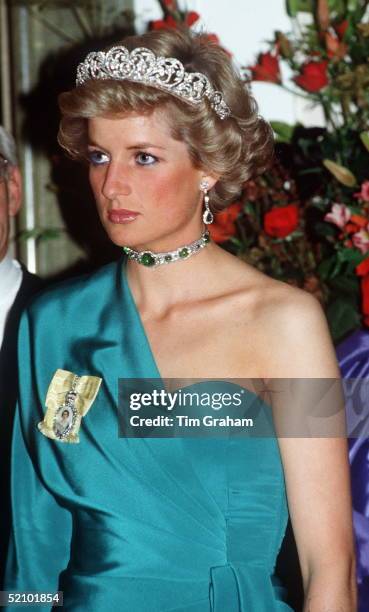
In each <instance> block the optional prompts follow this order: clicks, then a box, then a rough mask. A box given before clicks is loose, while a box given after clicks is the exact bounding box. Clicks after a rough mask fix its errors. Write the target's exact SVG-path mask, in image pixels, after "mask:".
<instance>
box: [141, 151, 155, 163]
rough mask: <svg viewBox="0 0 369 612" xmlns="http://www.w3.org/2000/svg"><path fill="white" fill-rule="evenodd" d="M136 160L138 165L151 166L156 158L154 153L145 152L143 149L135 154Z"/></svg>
mask: <svg viewBox="0 0 369 612" xmlns="http://www.w3.org/2000/svg"><path fill="white" fill-rule="evenodd" d="M136 161H137V162H138V164H139V165H140V166H153V165H154V164H155V163H156V162H157V161H158V158H157V157H155V155H150V153H145V151H140V152H139V153H137V155H136Z"/></svg>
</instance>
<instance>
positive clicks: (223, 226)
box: [209, 202, 242, 242]
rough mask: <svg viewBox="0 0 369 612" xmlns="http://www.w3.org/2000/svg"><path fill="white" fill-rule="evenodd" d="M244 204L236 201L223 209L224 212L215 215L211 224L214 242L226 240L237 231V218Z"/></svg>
mask: <svg viewBox="0 0 369 612" xmlns="http://www.w3.org/2000/svg"><path fill="white" fill-rule="evenodd" d="M241 209H242V205H241V204H240V202H235V203H234V204H231V205H230V206H228V208H226V209H225V210H222V212H219V213H216V214H215V215H214V217H215V218H214V223H212V224H211V225H209V232H210V236H211V237H212V239H213V240H214V242H225V241H226V240H229V239H230V238H231V237H232V236H234V234H235V233H236V225H235V220H236V219H237V217H238V215H239V213H240V211H241Z"/></svg>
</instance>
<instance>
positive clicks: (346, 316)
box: [327, 297, 361, 342]
mask: <svg viewBox="0 0 369 612" xmlns="http://www.w3.org/2000/svg"><path fill="white" fill-rule="evenodd" d="M327 319H328V323H329V327H330V331H331V334H332V337H333V340H334V342H338V341H339V340H340V338H342V337H343V336H344V335H345V334H347V333H348V332H349V331H351V330H354V329H356V328H358V327H360V321H361V317H360V313H359V312H358V311H357V309H356V308H355V306H354V305H353V304H352V303H350V302H347V301H346V300H345V299H344V298H340V297H339V298H337V299H336V300H334V301H333V302H332V303H331V304H329V306H328V308H327Z"/></svg>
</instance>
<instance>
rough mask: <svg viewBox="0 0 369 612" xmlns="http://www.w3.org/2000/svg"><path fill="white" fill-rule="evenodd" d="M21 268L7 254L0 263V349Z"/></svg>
mask: <svg viewBox="0 0 369 612" xmlns="http://www.w3.org/2000/svg"><path fill="white" fill-rule="evenodd" d="M22 276H23V272H22V268H21V266H20V263H19V262H18V261H17V260H16V259H12V257H11V256H10V254H9V252H8V253H7V254H6V255H5V257H4V259H2V260H1V261H0V348H1V344H2V342H3V338H4V329H5V324H6V319H7V316H8V313H9V310H10V308H11V307H12V305H13V303H14V300H15V297H16V295H17V293H18V291H19V288H20V286H21V283H22Z"/></svg>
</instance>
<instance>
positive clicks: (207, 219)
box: [200, 179, 214, 225]
mask: <svg viewBox="0 0 369 612" xmlns="http://www.w3.org/2000/svg"><path fill="white" fill-rule="evenodd" d="M208 188H209V183H208V181H207V180H205V179H204V180H202V181H201V183H200V189H201V191H203V192H204V204H205V210H204V213H203V215H202V220H203V222H204V223H205V224H206V225H209V224H210V223H213V221H214V215H213V213H212V212H211V210H210V207H209V200H210V198H209V196H208Z"/></svg>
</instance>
